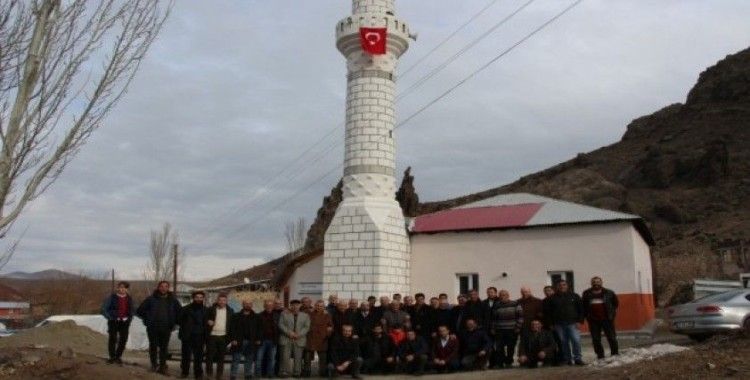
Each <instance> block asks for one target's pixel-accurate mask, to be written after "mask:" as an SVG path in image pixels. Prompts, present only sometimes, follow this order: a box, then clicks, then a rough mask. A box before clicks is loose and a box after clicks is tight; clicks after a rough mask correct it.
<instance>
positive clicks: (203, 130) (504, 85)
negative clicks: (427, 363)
mask: <svg viewBox="0 0 750 380" xmlns="http://www.w3.org/2000/svg"><path fill="white" fill-rule="evenodd" d="M525 1H526V0H524V1H519V0H500V1H494V4H493V5H492V6H491V7H490V8H489V9H488V10H487V11H486V13H484V14H483V15H482V16H481V17H480V18H478V19H477V20H476V22H474V23H473V24H472V25H471V26H469V27H467V28H466V29H465V30H463V31H462V32H461V33H459V34H458V35H457V36H456V37H455V38H454V39H452V40H450V41H449V42H448V43H446V44H445V45H443V46H442V47H441V48H440V49H439V50H438V51H436V52H435V54H434V55H432V56H431V57H430V58H428V59H426V60H425V61H424V62H423V63H421V64H420V65H419V66H416V67H415V68H414V69H413V70H411V71H410V72H409V73H408V75H406V76H404V77H403V78H400V81H399V83H398V87H399V88H400V89H405V88H408V87H409V86H410V85H411V84H412V83H414V82H415V81H417V80H419V79H420V78H421V77H422V76H424V75H425V74H427V73H428V72H430V70H432V69H433V68H434V67H436V66H438V65H440V64H441V63H442V62H443V61H445V60H446V59H447V58H448V57H450V56H452V55H453V54H454V53H455V52H457V51H459V50H460V49H462V48H463V47H464V46H466V45H467V44H469V43H470V42H471V41H472V40H474V39H475V38H477V37H478V36H479V35H481V34H483V33H484V32H485V31H486V30H488V29H489V28H491V27H492V26H493V25H494V24H496V23H497V22H498V21H499V20H501V19H502V18H503V17H505V16H506V15H508V14H509V13H511V12H513V10H515V9H516V8H518V7H519V6H520V5H521V4H523V3H524V2H525ZM490 3H493V1H492V0H481V1H480V0H467V1H455V0H429V1H427V0H400V1H398V2H397V14H398V16H400V17H401V18H403V19H404V20H407V21H408V22H409V23H410V25H411V29H412V30H413V31H417V32H418V33H419V37H418V41H417V42H415V43H412V46H411V48H410V49H409V51H408V52H407V53H406V54H405V55H404V57H403V58H402V60H401V67H402V68H408V67H410V66H412V64H414V62H416V61H417V60H418V59H419V58H421V57H422V56H424V55H425V54H426V53H427V52H428V51H430V50H431V49H432V48H433V47H435V46H436V45H437V44H438V43H440V41H442V40H443V39H444V38H446V37H447V36H448V35H449V34H450V33H451V32H453V31H454V30H455V29H456V28H458V27H459V26H460V25H461V24H463V23H464V22H466V21H467V20H468V19H469V18H470V17H471V16H472V15H473V14H475V13H476V12H478V11H479V9H481V8H483V7H484V6H486V5H487V4H490ZM567 4H569V2H568V1H563V0H537V1H536V2H534V3H533V4H531V5H530V6H529V7H528V8H526V9H525V10H524V11H522V12H521V13H520V14H519V15H518V16H516V17H514V18H512V19H511V20H510V21H509V22H508V23H507V24H505V25H503V26H502V27H500V28H498V29H497V30H496V31H495V32H494V33H492V34H491V35H489V36H488V37H487V38H485V39H483V40H482V41H481V42H480V43H479V44H477V45H476V46H475V47H474V48H473V49H471V50H469V51H468V52H467V53H466V54H463V55H461V57H460V58H459V59H458V60H456V61H455V62H453V63H452V64H451V65H449V66H447V67H446V69H445V70H443V71H442V72H440V73H439V74H438V75H436V76H435V77H434V78H432V79H431V80H429V81H428V82H426V83H425V84H424V85H423V86H421V87H419V88H418V89H416V90H415V91H413V93H411V94H410V95H409V96H407V97H405V98H403V100H402V101H401V102H399V103H398V105H397V114H398V116H399V119H404V118H406V117H408V116H409V115H410V114H412V113H413V112H415V111H416V110H417V109H419V108H420V107H421V106H422V105H424V104H426V103H428V102H430V101H431V100H432V99H434V98H435V97H436V96H438V95H439V94H440V93H442V92H443V91H444V90H445V89H447V88H449V87H450V86H452V85H453V84H455V83H456V82H458V81H460V80H461V79H463V78H464V77H465V76H467V75H468V74H469V73H471V72H472V71H474V70H475V69H476V68H478V67H479V66H481V65H483V64H484V63H486V62H487V61H489V60H490V59H492V58H493V57H494V56H496V55H497V54H499V53H500V52H502V51H503V50H505V49H506V48H507V47H509V46H510V45H512V44H513V43H515V42H516V41H517V40H519V39H520V38H522V37H523V36H524V35H526V34H527V33H529V32H530V31H531V30H533V29H534V28H536V27H537V26H539V25H540V24H542V23H543V22H545V21H546V20H547V19H549V18H550V17H552V16H553V15H554V14H555V13H556V12H558V11H560V10H561V9H562V8H564V7H565V6H566V5H567ZM350 10H351V7H350V5H349V1H343V0H316V1H298V0H297V1H295V0H266V1H199V0H179V1H178V2H177V4H176V6H175V8H174V11H173V14H172V16H171V18H170V19H169V21H168V22H167V24H166V26H165V28H164V30H163V33H162V35H161V36H160V38H159V39H158V40H157V42H156V43H155V45H154V46H153V48H152V50H151V52H150V54H149V56H148V59H147V61H146V62H145V63H144V64H143V66H142V69H141V71H140V73H139V74H138V76H137V78H136V80H135V81H134V83H133V84H132V86H131V88H130V91H129V92H128V94H127V96H126V98H125V99H124V100H123V101H122V102H121V103H120V104H119V105H118V107H117V109H116V110H114V111H113V112H112V113H111V114H110V116H109V118H108V119H107V120H106V125H105V126H104V127H103V128H102V129H100V130H99V131H97V132H96V133H95V134H94V135H93V137H92V138H91V140H90V142H89V144H88V145H86V146H85V147H84V149H83V150H82V151H81V153H80V154H79V155H78V157H77V158H76V160H75V161H74V162H73V163H72V164H70V165H69V167H68V168H67V169H66V172H65V173H64V174H63V175H62V177H61V178H60V179H59V180H58V181H57V182H56V183H55V185H54V186H53V187H52V188H51V189H50V190H49V191H47V192H46V193H45V194H44V195H43V196H42V197H40V198H39V199H38V200H36V201H35V202H34V203H33V204H32V205H31V206H30V207H29V208H28V209H27V210H26V213H25V215H24V216H23V218H22V219H21V220H20V221H19V223H17V225H16V228H15V230H14V231H13V234H12V235H13V236H12V237H17V236H18V235H20V232H21V231H22V230H24V229H26V231H27V232H26V234H25V236H24V238H23V241H22V243H21V245H20V247H19V249H18V251H17V254H16V256H15V257H14V258H13V260H12V261H11V262H10V263H9V264H8V265H7V267H6V268H5V269H4V272H10V271H15V270H23V271H36V270H41V269H47V268H58V269H64V270H70V271H79V270H86V271H91V272H94V271H103V270H106V269H108V268H112V267H115V268H116V269H117V271H118V274H119V276H120V277H124V278H139V277H140V276H141V273H142V268H143V266H144V265H145V263H146V261H147V255H148V235H149V231H150V230H152V229H157V228H159V227H160V226H161V225H162V224H163V223H164V222H170V223H172V224H173V225H174V226H175V227H176V228H177V229H178V230H179V232H180V235H181V240H182V244H183V246H184V247H185V248H186V250H187V254H188V262H187V267H186V275H187V278H189V279H193V280H201V279H209V278H213V277H216V276H219V275H223V274H227V273H230V272H232V271H233V270H239V269H244V268H247V267H249V266H252V265H255V264H257V263H260V262H262V261H264V260H266V259H267V258H268V257H275V256H278V255H280V254H282V253H283V251H284V247H285V241H284V237H283V230H284V223H285V222H286V221H289V220H293V219H296V218H297V217H304V218H306V219H307V220H308V221H312V220H313V219H314V216H315V212H316V210H317V208H318V207H319V206H320V204H321V200H322V197H323V196H324V195H326V194H327V193H328V192H329V191H330V188H331V187H332V186H334V185H335V183H336V182H337V181H338V178H339V176H340V175H341V170H340V169H334V168H336V166H337V165H338V164H339V163H340V162H341V161H342V158H343V134H344V130H343V126H342V123H343V118H344V99H345V95H346V94H345V73H346V72H345V65H344V59H343V57H342V56H341V55H340V54H339V53H338V51H337V50H336V48H335V45H334V25H335V24H336V22H337V21H338V20H339V19H340V18H342V17H344V16H346V15H348V14H349V12H350ZM748 18H750V2H748V1H746V0H737V1H728V0H727V1H687V0H675V1H609V0H606V1H605V0H598V1H597V0H586V1H584V2H583V3H582V4H581V5H580V6H579V7H577V8H575V9H574V10H572V11H571V12H570V13H568V14H567V15H565V16H564V17H562V18H561V19H559V20H558V21H557V22H556V23H554V24H552V25H551V26H550V27H548V28H547V29H545V30H544V31H542V32H541V33H539V34H537V35H536V36H534V37H533V38H531V39H530V40H529V41H528V42H527V43H525V44H524V45H522V46H520V47H518V48H517V49H515V50H514V51H512V52H511V53H510V54H508V55H506V56H505V57H504V58H502V59H500V60H499V61H497V62H496V63H495V64H493V65H492V66H491V67H489V68H488V69H487V70H485V71H483V72H482V73H481V74H479V75H478V76H476V77H475V78H473V79H472V80H471V81H469V82H467V83H466V84H465V85H463V86H461V87H460V88H458V89H457V90H455V91H454V92H452V93H451V94H450V95H449V96H447V97H446V98H444V99H442V100H441V101H440V102H438V103H436V104H435V105H434V106H432V107H431V108H429V109H428V110H427V111H425V112H424V113H422V114H420V115H419V116H417V117H415V118H414V119H412V120H411V121H410V122H409V123H408V124H405V125H404V126H403V127H402V128H400V129H399V130H398V132H397V134H396V139H397V144H398V152H397V160H398V166H399V170H400V171H403V169H404V168H405V167H406V166H412V168H413V173H414V174H415V176H416V185H417V191H418V193H419V195H420V198H421V199H423V200H439V199H443V198H448V197H453V196H458V195H462V194H467V193H470V192H474V191H479V190H483V189H486V188H489V187H494V186H499V185H502V184H505V183H507V182H510V181H513V180H515V179H517V178H518V177H520V176H522V175H525V174H528V173H531V172H534V171H537V170H540V169H543V168H546V167H548V166H551V165H554V164H556V163H558V162H560V161H562V160H566V159H568V158H570V157H572V156H574V155H575V154H576V153H578V152H585V151H590V150H592V149H596V148H598V147H600V146H602V145H607V144H611V143H613V142H616V141H617V140H618V139H619V138H620V136H621V135H622V134H623V132H624V131H625V126H626V125H627V124H628V122H630V121H631V120H632V119H634V118H636V117H639V116H641V115H645V114H649V113H652V112H654V111H656V110H658V109H660V108H662V107H664V106H666V105H668V104H671V103H675V102H681V101H683V100H684V98H685V95H686V93H687V91H688V90H689V89H690V88H691V86H692V85H693V84H694V83H695V80H696V78H697V76H698V73H700V72H701V71H702V70H703V69H704V68H705V67H707V66H709V65H712V64H713V63H715V62H716V61H717V60H719V59H721V58H722V57H724V56H725V55H727V54H730V53H733V52H736V51H738V50H741V49H743V48H746V47H747V46H748V44H750V23H748V22H747V20H748ZM324 136H327V137H326V138H324ZM323 138H324V139H323ZM321 139H323V140H322V141H321ZM317 141H320V143H319V144H318V145H316V146H314V147H313V148H312V149H311V150H310V152H309V153H308V154H305V155H303V156H302V157H300V155H301V153H303V152H305V151H306V150H308V149H309V148H310V147H311V145H312V144H313V143H315V142H317ZM295 159H297V160H296V161H295ZM326 173H328V175H326ZM279 174H280V175H279ZM398 180H399V181H400V178H399V179H398ZM8 241H9V240H6V244H7V242H8Z"/></svg>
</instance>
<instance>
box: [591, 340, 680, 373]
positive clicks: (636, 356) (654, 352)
mask: <svg viewBox="0 0 750 380" xmlns="http://www.w3.org/2000/svg"><path fill="white" fill-rule="evenodd" d="M685 350H689V348H687V347H683V346H677V345H674V344H669V343H660V344H655V345H653V346H649V347H635V348H627V349H624V350H622V351H620V355H617V356H610V357H606V358H604V359H599V360H597V361H595V362H593V363H591V364H590V366H591V367H594V368H612V367H619V366H621V365H625V364H630V363H635V362H639V361H641V360H653V359H655V358H658V357H659V356H664V355H667V354H672V353H675V352H681V351H685Z"/></svg>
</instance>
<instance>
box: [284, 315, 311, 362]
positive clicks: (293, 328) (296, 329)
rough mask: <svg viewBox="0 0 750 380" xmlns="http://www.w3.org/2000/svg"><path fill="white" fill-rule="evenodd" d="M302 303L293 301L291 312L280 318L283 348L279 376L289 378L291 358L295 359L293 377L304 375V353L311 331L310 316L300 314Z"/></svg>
mask: <svg viewBox="0 0 750 380" xmlns="http://www.w3.org/2000/svg"><path fill="white" fill-rule="evenodd" d="M299 307H300V301H299V300H292V301H291V302H290V303H289V310H285V311H284V312H283V313H281V317H280V318H279V331H280V333H281V334H280V335H279V347H281V364H280V365H279V376H282V377H285V376H289V367H291V364H292V363H290V362H289V359H290V357H292V356H293V357H294V362H293V364H294V365H293V369H292V375H293V376H295V377H299V376H300V375H302V353H303V350H304V348H305V345H306V344H307V332H308V331H310V316H309V315H307V314H305V313H303V312H300V311H299Z"/></svg>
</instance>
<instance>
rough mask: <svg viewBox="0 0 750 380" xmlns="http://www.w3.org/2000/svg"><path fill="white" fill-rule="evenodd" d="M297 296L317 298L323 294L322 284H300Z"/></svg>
mask: <svg viewBox="0 0 750 380" xmlns="http://www.w3.org/2000/svg"><path fill="white" fill-rule="evenodd" d="M298 285H299V292H298V294H300V295H304V296H319V295H321V294H323V283H322V282H300V283H298Z"/></svg>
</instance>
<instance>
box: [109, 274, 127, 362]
mask: <svg viewBox="0 0 750 380" xmlns="http://www.w3.org/2000/svg"><path fill="white" fill-rule="evenodd" d="M129 288H130V284H129V283H127V282H125V281H121V282H120V283H118V284H117V291H116V292H114V293H112V294H110V295H109V296H108V297H107V298H105V299H104V304H103V305H102V315H103V316H104V318H106V319H107V334H108V335H109V342H108V343H109V344H108V348H109V360H107V363H109V364H112V363H117V364H119V365H122V359H121V358H122V353H123V351H125V345H126V344H128V334H129V332H130V321H132V320H133V314H134V313H135V310H134V307H133V298H132V297H130V294H128V289H129Z"/></svg>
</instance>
